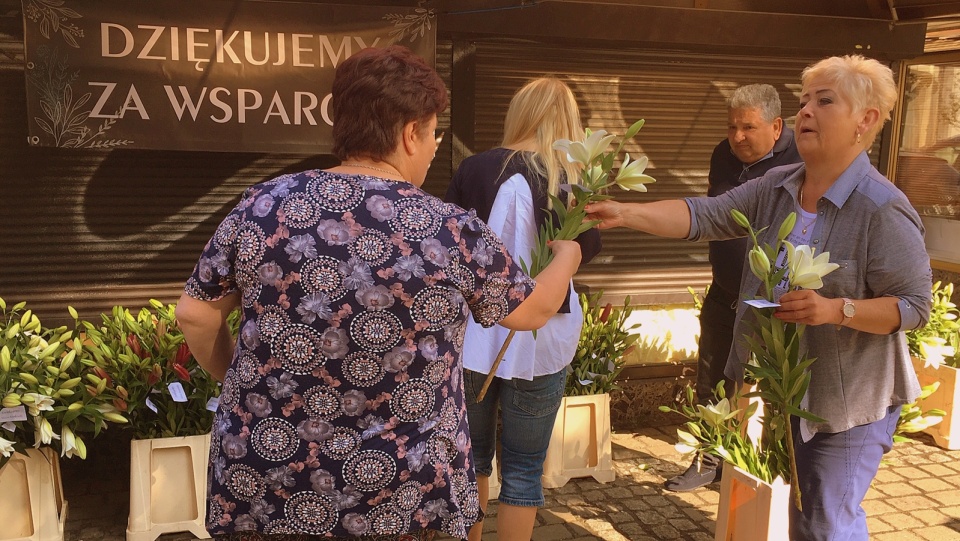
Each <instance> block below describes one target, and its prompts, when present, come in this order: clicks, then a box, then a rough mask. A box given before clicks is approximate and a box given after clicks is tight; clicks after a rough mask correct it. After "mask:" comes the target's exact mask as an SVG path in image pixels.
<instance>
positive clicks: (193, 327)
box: [176, 293, 240, 381]
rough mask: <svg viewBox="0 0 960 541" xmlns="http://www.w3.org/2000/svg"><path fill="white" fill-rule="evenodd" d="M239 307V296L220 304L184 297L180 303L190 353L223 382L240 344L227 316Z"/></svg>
mask: <svg viewBox="0 0 960 541" xmlns="http://www.w3.org/2000/svg"><path fill="white" fill-rule="evenodd" d="M239 305H240V294H239V293H234V294H231V295H227V296H226V297H224V298H222V299H220V300H217V301H201V300H197V299H194V298H193V297H191V296H189V295H187V294H186V293H184V294H183V295H181V296H180V301H179V302H178V303H177V312H176V313H177V321H178V322H179V323H180V328H181V329H182V330H183V337H184V338H185V339H186V341H187V345H188V346H190V351H191V352H192V353H193V356H194V357H196V358H197V362H199V363H200V366H201V367H203V369H204V370H206V371H207V372H210V374H211V375H212V376H213V377H214V378H215V379H216V380H217V381H223V378H224V377H225V376H226V375H227V369H228V368H230V361H231V360H232V359H233V350H234V347H235V345H236V344H235V341H234V338H233V336H231V335H230V328H229V327H228V326H227V316H228V315H230V312H231V311H233V309H234V308H236V307H237V306H239Z"/></svg>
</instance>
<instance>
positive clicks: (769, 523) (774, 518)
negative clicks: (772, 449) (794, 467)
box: [714, 462, 790, 541]
mask: <svg viewBox="0 0 960 541" xmlns="http://www.w3.org/2000/svg"><path fill="white" fill-rule="evenodd" d="M789 505H790V485H787V484H785V483H784V482H783V479H781V478H779V477H778V478H777V479H776V481H774V482H773V483H765V482H763V481H761V480H760V479H757V478H756V477H754V476H752V475H750V474H749V473H747V472H745V471H743V470H741V469H739V468H737V467H736V466H734V465H732V464H729V463H726V462H724V464H723V478H722V479H721V480H720V505H719V506H718V508H717V531H716V535H715V536H714V541H790V535H789V525H790V522H789V511H790V508H789Z"/></svg>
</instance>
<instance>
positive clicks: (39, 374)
mask: <svg viewBox="0 0 960 541" xmlns="http://www.w3.org/2000/svg"><path fill="white" fill-rule="evenodd" d="M25 306H26V305H25V303H22V302H21V303H18V304H16V305H14V306H12V307H8V306H7V304H6V302H5V301H4V300H3V299H0V393H2V396H3V407H4V409H8V410H15V409H19V410H21V411H22V412H23V413H24V415H25V416H26V418H27V420H25V421H11V422H9V423H4V424H3V427H2V428H0V468H2V467H3V465H4V464H6V462H7V460H9V458H10V456H11V455H12V453H13V452H14V451H16V452H24V451H25V449H26V448H27V447H31V446H33V447H39V446H40V445H49V446H51V447H53V448H54V449H56V450H57V451H58V452H60V454H61V456H68V457H73V456H75V455H76V456H79V457H80V458H85V457H86V444H85V443H84V441H83V438H84V437H85V436H90V437H94V436H96V435H98V434H99V433H100V431H101V430H103V429H104V428H106V426H107V424H106V423H108V422H111V423H126V422H127V419H126V418H125V417H124V416H123V415H121V414H119V413H118V410H117V408H116V407H115V406H114V402H115V400H116V399H117V397H118V394H117V391H116V389H115V388H114V385H113V382H112V381H111V380H110V378H109V377H107V374H106V373H105V372H104V371H103V370H102V368H101V367H100V366H98V365H97V363H96V362H95V360H94V359H93V358H92V357H91V356H89V355H87V354H86V353H85V351H84V350H83V347H82V338H81V336H80V332H79V323H78V321H77V313H76V311H75V310H73V308H70V309H69V311H70V314H71V316H72V317H73V318H74V322H75V326H74V329H72V330H70V329H68V328H67V327H66V326H63V327H58V328H55V329H52V328H47V327H44V326H43V325H42V323H41V322H40V319H39V318H38V317H37V316H36V314H34V313H33V312H32V311H31V310H26V309H25Z"/></svg>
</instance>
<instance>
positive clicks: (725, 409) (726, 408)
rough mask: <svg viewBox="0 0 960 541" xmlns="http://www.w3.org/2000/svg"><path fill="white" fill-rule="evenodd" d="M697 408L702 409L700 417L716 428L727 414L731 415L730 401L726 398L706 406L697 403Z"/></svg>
mask: <svg viewBox="0 0 960 541" xmlns="http://www.w3.org/2000/svg"><path fill="white" fill-rule="evenodd" d="M697 409H698V410H700V417H702V418H703V419H704V420H705V421H706V422H707V423H709V424H710V426H712V427H715V428H716V427H719V426H721V425H722V424H723V421H724V420H726V418H727V416H728V415H730V401H729V400H727V399H726V398H724V399H723V400H721V401H719V402H717V403H716V404H708V405H706V406H704V405H702V404H697Z"/></svg>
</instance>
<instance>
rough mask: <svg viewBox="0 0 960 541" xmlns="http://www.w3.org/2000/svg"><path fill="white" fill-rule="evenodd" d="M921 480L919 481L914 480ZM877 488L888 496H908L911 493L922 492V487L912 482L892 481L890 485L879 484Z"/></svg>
mask: <svg viewBox="0 0 960 541" xmlns="http://www.w3.org/2000/svg"><path fill="white" fill-rule="evenodd" d="M914 482H915V483H916V482H919V481H914ZM877 490H878V491H880V492H882V493H884V494H886V495H887V496H908V495H910V494H920V489H919V488H917V487H915V486H913V485H912V484H910V483H890V484H888V485H879V486H878V487H877Z"/></svg>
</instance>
